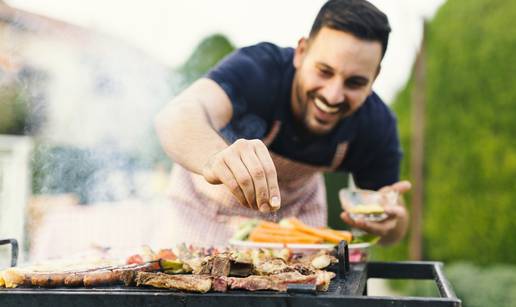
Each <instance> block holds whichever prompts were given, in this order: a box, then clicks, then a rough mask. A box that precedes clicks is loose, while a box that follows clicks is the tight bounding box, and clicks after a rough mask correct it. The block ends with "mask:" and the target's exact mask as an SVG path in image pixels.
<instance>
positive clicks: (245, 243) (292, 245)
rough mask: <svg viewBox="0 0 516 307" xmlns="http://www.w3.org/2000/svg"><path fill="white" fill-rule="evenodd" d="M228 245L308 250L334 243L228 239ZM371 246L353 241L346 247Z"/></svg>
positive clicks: (316, 249)
mask: <svg viewBox="0 0 516 307" xmlns="http://www.w3.org/2000/svg"><path fill="white" fill-rule="evenodd" d="M229 245H231V246H233V247H236V248H272V249H280V248H284V247H286V248H290V249H292V250H293V251H294V252H309V251H318V250H321V249H327V250H332V249H334V248H335V244H295V243H285V244H284V243H262V242H251V241H241V240H233V239H232V240H229ZM369 246H371V243H367V242H364V243H355V244H349V245H348V248H349V249H350V250H353V249H365V248H368V247H369Z"/></svg>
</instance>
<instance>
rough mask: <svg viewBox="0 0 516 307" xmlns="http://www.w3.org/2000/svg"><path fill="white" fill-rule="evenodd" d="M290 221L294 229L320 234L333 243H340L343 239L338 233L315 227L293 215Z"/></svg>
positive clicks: (319, 235)
mask: <svg viewBox="0 0 516 307" xmlns="http://www.w3.org/2000/svg"><path fill="white" fill-rule="evenodd" d="M289 222H290V223H292V225H294V229H297V230H299V231H302V232H306V233H308V234H311V235H315V236H318V237H320V238H323V239H324V240H326V241H328V242H331V243H339V242H340V241H341V240H342V239H341V237H340V236H337V235H336V234H334V233H332V232H329V231H326V230H321V229H317V228H315V227H311V226H308V225H306V224H305V223H303V222H301V221H300V220H298V219H297V218H295V217H293V218H290V219H289Z"/></svg>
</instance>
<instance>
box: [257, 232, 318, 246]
mask: <svg viewBox="0 0 516 307" xmlns="http://www.w3.org/2000/svg"><path fill="white" fill-rule="evenodd" d="M249 240H250V241H253V242H270V243H305V244H306V243H308V244H314V243H318V242H317V241H314V240H313V239H311V238H306V237H300V236H271V235H267V234H261V233H251V234H250V235H249Z"/></svg>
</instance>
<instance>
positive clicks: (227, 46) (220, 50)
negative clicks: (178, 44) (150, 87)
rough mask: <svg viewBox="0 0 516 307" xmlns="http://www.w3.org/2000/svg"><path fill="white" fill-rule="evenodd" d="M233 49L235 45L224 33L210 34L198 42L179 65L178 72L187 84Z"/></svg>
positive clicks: (200, 75)
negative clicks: (183, 62) (181, 64)
mask: <svg viewBox="0 0 516 307" xmlns="http://www.w3.org/2000/svg"><path fill="white" fill-rule="evenodd" d="M233 50H235V47H234V46H233V44H232V43H231V42H230V41H229V40H228V39H227V38H226V37H225V36H224V35H222V34H213V35H210V36H208V37H206V38H205V39H203V40H202V41H201V42H200V43H199V45H198V46H197V47H196V48H195V50H194V52H193V53H192V55H190V57H189V58H188V60H187V61H186V62H185V64H183V66H181V68H180V69H179V73H180V74H181V75H182V77H183V78H184V80H185V83H186V85H188V84H190V83H192V82H193V81H195V80H197V79H198V78H200V77H202V76H203V75H204V74H205V73H207V72H208V70H209V69H210V68H212V67H213V66H215V65H216V64H217V63H218V62H219V61H220V60H221V59H222V58H224V57H225V56H226V55H228V54H229V53H231V52H232V51H233Z"/></svg>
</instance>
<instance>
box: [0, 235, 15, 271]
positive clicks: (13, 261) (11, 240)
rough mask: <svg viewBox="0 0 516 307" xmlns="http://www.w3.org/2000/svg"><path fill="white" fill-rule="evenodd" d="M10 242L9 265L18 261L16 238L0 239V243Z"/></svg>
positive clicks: (12, 265) (13, 264)
mask: <svg viewBox="0 0 516 307" xmlns="http://www.w3.org/2000/svg"><path fill="white" fill-rule="evenodd" d="M5 244H11V267H14V266H16V263H17V262H18V241H16V239H5V240H0V245H5Z"/></svg>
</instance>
